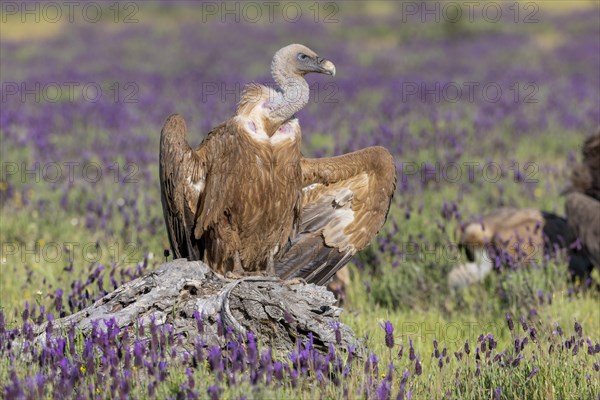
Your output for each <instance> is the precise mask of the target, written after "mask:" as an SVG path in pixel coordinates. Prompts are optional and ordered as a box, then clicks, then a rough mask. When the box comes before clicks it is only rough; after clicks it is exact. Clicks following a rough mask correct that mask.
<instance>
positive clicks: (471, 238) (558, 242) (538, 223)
mask: <svg viewBox="0 0 600 400" xmlns="http://www.w3.org/2000/svg"><path fill="white" fill-rule="evenodd" d="M576 239H577V238H576V236H575V234H574V233H573V232H572V231H571V229H570V228H569V225H568V224H567V221H566V220H565V219H564V218H562V217H559V216H557V215H554V214H551V213H548V212H544V211H538V210H534V209H516V208H499V209H496V210H494V211H492V212H491V213H489V214H487V215H485V216H484V217H483V218H482V219H481V220H480V221H478V222H473V223H470V224H468V225H467V226H466V227H465V228H464V230H463V231H462V234H461V237H460V241H459V246H460V247H461V248H462V249H464V251H465V253H466V258H467V261H468V262H466V263H463V264H460V265H459V266H457V267H455V268H454V269H452V270H451V271H450V273H449V274H448V284H449V286H450V287H452V288H460V287H463V286H467V285H468V284H471V283H474V282H478V281H481V280H483V278H485V276H486V275H487V274H489V273H490V272H491V271H492V268H493V264H494V262H495V254H500V253H505V254H506V255H508V256H509V257H510V258H511V259H512V260H515V261H518V262H521V263H530V262H532V261H534V260H535V259H536V258H538V259H539V258H541V257H542V256H544V255H554V254H555V253H556V252H557V251H559V250H560V249H566V250H567V254H568V257H569V272H570V273H571V275H573V276H577V277H579V278H580V279H582V278H584V277H585V276H588V275H589V273H590V272H591V264H590V261H589V260H588V259H587V258H586V256H585V254H583V253H582V252H581V250H580V249H579V248H578V247H577V246H576V244H575V242H576Z"/></svg>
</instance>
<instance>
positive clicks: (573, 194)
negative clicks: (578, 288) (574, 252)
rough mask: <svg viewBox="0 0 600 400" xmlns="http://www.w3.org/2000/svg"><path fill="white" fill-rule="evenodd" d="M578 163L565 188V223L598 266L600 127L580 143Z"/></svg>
mask: <svg viewBox="0 0 600 400" xmlns="http://www.w3.org/2000/svg"><path fill="white" fill-rule="evenodd" d="M581 153H582V156H583V157H582V158H583V160H582V163H581V164H579V165H577V166H576V167H575V168H574V169H573V173H572V175H571V187H570V188H569V189H568V190H567V199H566V212H567V220H568V221H569V226H570V227H571V229H573V231H574V232H575V234H576V235H577V237H578V238H579V240H580V241H581V243H582V245H583V251H584V252H585V254H586V255H587V256H588V257H589V259H590V260H591V262H592V263H593V264H594V265H595V266H596V267H599V266H600V129H599V130H598V132H596V134H595V135H593V136H591V137H589V138H588V139H587V140H586V141H585V142H584V144H583V149H582V151H581Z"/></svg>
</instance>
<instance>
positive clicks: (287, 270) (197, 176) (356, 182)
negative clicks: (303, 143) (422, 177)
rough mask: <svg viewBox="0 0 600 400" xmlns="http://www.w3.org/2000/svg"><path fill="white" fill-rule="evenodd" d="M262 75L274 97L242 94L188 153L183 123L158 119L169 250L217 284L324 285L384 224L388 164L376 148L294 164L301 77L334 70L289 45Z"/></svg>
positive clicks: (251, 89)
mask: <svg viewBox="0 0 600 400" xmlns="http://www.w3.org/2000/svg"><path fill="white" fill-rule="evenodd" d="M271 72H272V75H273V78H274V80H275V82H276V83H277V85H278V87H277V88H276V89H272V88H268V87H266V86H262V85H258V84H254V83H251V84H248V85H247V86H246V87H245V89H244V92H243V94H242V97H241V100H240V102H239V104H238V107H237V111H236V112H235V114H234V115H233V116H232V117H231V118H229V119H228V120H227V121H225V122H223V123H222V124H220V125H218V126H217V127H215V128H214V129H213V130H212V131H210V132H209V133H208V136H207V137H206V138H205V139H204V140H203V142H202V143H201V144H200V146H199V147H198V148H197V149H195V150H193V149H192V148H191V147H190V146H189V145H188V143H187V140H186V134H187V129H186V125H185V122H184V120H183V118H182V117H181V116H179V115H171V116H170V117H169V118H168V119H167V121H166V123H165V125H164V127H163V129H162V133H161V142H160V182H161V198H162V205H163V211H164V216H165V220H166V225H167V230H168V235H169V241H170V245H171V249H172V251H173V254H174V256H175V257H178V258H179V257H185V258H188V259H190V260H202V261H204V262H206V263H207V264H208V265H209V266H210V267H211V268H212V269H214V270H215V271H216V272H219V273H221V274H224V273H228V272H233V273H234V274H238V275H249V274H257V273H263V274H267V275H276V276H279V277H281V278H283V279H291V278H303V279H305V280H306V281H307V282H309V283H315V284H325V283H327V281H328V280H329V279H330V278H331V277H332V276H333V274H335V272H336V271H337V270H338V269H340V268H341V267H342V266H343V265H344V264H346V263H347V262H348V261H349V260H350V258H351V257H352V255H353V254H355V253H356V252H357V251H358V250H360V249H362V248H363V247H365V246H367V244H369V242H370V241H371V239H372V238H373V237H374V235H375V234H376V233H377V231H378V230H379V229H380V228H381V226H382V225H383V223H384V222H385V219H386V217H387V212H388V209H389V206H390V202H391V198H392V194H393V191H394V189H395V183H396V169H395V165H394V160H393V158H392V156H391V155H390V153H389V152H388V151H387V150H386V149H384V148H382V147H369V148H366V149H363V150H360V151H357V152H354V153H350V154H346V155H342V156H337V157H331V158H321V159H311V158H304V157H303V155H302V153H301V152H300V140H301V133H300V125H299V123H298V119H297V118H296V113H297V112H298V111H300V110H301V109H302V108H303V107H304V106H305V105H306V104H307V103H308V100H309V86H308V83H307V82H306V81H305V79H304V76H305V75H306V74H309V73H313V72H314V73H322V74H328V75H331V76H334V75H335V66H334V65H333V63H332V62H331V61H329V60H326V59H324V58H321V57H319V56H318V55H317V54H316V53H315V52H314V51H312V50H310V49H309V48H307V47H305V46H302V45H299V44H292V45H289V46H286V47H284V48H282V49H281V50H279V51H277V53H276V54H275V56H274V58H273V62H272V64H271Z"/></svg>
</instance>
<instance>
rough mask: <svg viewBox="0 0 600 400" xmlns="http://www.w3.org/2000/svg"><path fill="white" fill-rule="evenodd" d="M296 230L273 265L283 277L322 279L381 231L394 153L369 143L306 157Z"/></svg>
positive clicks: (322, 281) (393, 181) (393, 183)
mask: <svg viewBox="0 0 600 400" xmlns="http://www.w3.org/2000/svg"><path fill="white" fill-rule="evenodd" d="M302 174H303V183H304V190H303V194H304V196H303V208H302V214H301V215H302V218H301V223H300V227H299V234H298V235H297V236H296V237H295V238H294V239H293V240H292V241H291V242H290V248H289V250H288V251H287V253H286V254H285V255H284V257H283V258H282V259H281V260H279V262H278V264H277V265H276V271H277V272H278V274H279V275H280V276H281V277H282V278H284V279H288V278H295V277H300V278H304V279H306V280H307V281H308V282H310V283H315V284H319V285H323V284H325V283H327V281H329V279H331V277H332V276H333V275H334V274H335V273H336V272H337V271H338V270H339V269H340V268H342V267H343V266H344V265H345V264H347V263H348V262H349V261H350V259H351V258H352V256H353V255H354V254H355V253H356V252H357V251H358V250H361V249H362V248H364V247H366V246H367V245H368V244H369V243H370V241H371V239H373V237H374V236H375V234H376V233H377V232H378V231H379V229H380V228H381V226H382V225H383V223H384V222H385V219H386V217H387V213H388V210H389V207H390V203H391V199H392V195H393V192H394V189H395V186H396V169H395V165H394V161H393V158H392V156H391V155H390V154H389V152H388V151H387V150H385V149H384V148H382V147H370V148H367V149H364V150H360V151H357V152H354V153H350V154H346V155H343V156H338V157H331V158H322V159H304V160H303V162H302Z"/></svg>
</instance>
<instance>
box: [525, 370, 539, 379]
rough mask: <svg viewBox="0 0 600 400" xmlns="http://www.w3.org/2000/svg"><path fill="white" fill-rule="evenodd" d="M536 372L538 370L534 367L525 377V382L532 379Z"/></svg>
mask: <svg viewBox="0 0 600 400" xmlns="http://www.w3.org/2000/svg"><path fill="white" fill-rule="evenodd" d="M538 372H539V369H538V367H535V368H534V369H533V371H531V372H530V373H529V375H528V376H527V380H529V379H531V378H533V377H534V376H535V374H537V373H538Z"/></svg>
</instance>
